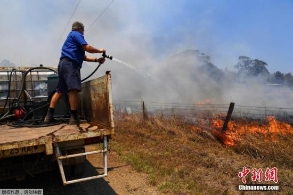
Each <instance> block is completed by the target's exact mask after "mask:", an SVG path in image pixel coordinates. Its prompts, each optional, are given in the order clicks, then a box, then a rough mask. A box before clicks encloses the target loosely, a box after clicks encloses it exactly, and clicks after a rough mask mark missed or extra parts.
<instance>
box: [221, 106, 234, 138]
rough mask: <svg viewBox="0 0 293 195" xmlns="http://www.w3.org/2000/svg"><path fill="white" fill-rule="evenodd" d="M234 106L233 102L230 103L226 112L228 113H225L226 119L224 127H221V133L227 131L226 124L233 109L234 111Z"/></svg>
mask: <svg viewBox="0 0 293 195" xmlns="http://www.w3.org/2000/svg"><path fill="white" fill-rule="evenodd" d="M234 105H235V103H234V102H231V103H230V106H229V110H228V113H227V116H226V119H225V122H224V125H223V128H222V132H223V133H225V132H226V131H227V129H228V123H229V121H230V119H231V116H232V112H233V109H234Z"/></svg>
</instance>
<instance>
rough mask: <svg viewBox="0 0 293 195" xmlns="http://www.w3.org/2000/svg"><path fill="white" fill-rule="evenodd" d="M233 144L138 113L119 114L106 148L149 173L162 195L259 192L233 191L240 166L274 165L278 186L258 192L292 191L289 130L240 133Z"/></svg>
mask: <svg viewBox="0 0 293 195" xmlns="http://www.w3.org/2000/svg"><path fill="white" fill-rule="evenodd" d="M236 130H237V128H235V127H234V131H236ZM267 136H274V140H273V141H272V140H269V139H268V137H267ZM276 138H277V139H276ZM235 143H236V145H235V146H234V147H228V146H225V145H223V144H222V143H221V142H219V141H218V140H217V139H215V138H214V137H213V136H212V134H211V133H210V132H209V131H207V130H205V131H201V130H200V128H197V127H194V126H191V125H189V124H186V123H184V122H182V121H180V120H177V119H176V118H170V119H166V118H163V117H155V118H151V119H149V120H147V121H144V122H143V121H141V117H140V116H139V115H131V116H129V115H125V116H121V115H120V116H119V118H116V134H115V135H114V136H113V139H112V142H111V147H112V150H113V151H115V152H117V153H118V154H119V156H120V157H121V159H122V160H124V161H126V162H127V163H129V164H131V165H132V166H133V167H134V168H135V169H136V170H138V171H142V172H145V173H148V174H149V182H150V184H152V185H154V186H156V187H157V188H158V189H159V190H160V191H161V192H162V193H164V194H181V195H184V194H217V195H218V194H233V195H234V194H262V193H260V192H259V193H255V192H253V193H248V192H245V193H240V192H239V191H237V186H238V185H239V184H242V182H241V178H239V177H238V173H239V171H241V170H242V168H243V167H244V166H246V167H248V168H258V169H259V168H261V169H263V170H264V171H265V170H266V168H267V167H269V168H272V167H277V168H278V170H279V172H278V180H279V183H278V184H279V185H280V187H281V189H282V190H281V191H280V192H278V193H276V192H275V193H273V192H265V193H263V194H293V186H292V185H293V184H292V181H293V172H292V168H293V136H292V134H286V135H282V134H274V135H266V136H264V135H263V134H260V133H246V134H245V133H243V134H241V139H237V140H236V141H235ZM247 179H248V182H250V183H252V182H251V180H249V178H247ZM255 183H257V182H255ZM264 183H265V182H262V184H264ZM267 184H272V185H273V184H275V183H274V182H272V181H268V182H267Z"/></svg>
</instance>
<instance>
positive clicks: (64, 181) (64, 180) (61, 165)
mask: <svg viewBox="0 0 293 195" xmlns="http://www.w3.org/2000/svg"><path fill="white" fill-rule="evenodd" d="M107 145H108V139H107V136H104V140H103V150H95V151H90V152H83V153H77V154H71V155H63V156H62V155H61V151H60V148H59V146H58V143H54V147H55V156H56V159H57V163H58V167H59V170H60V173H61V178H62V182H63V185H68V184H73V183H78V182H82V181H88V180H93V179H98V178H102V177H105V176H107V174H108V161H107V160H108V159H107V152H108V150H107ZM97 153H103V162H104V174H100V175H96V176H90V177H84V178H80V179H74V180H66V176H65V173H64V168H63V164H62V160H63V159H68V158H74V157H78V156H86V155H91V154H97Z"/></svg>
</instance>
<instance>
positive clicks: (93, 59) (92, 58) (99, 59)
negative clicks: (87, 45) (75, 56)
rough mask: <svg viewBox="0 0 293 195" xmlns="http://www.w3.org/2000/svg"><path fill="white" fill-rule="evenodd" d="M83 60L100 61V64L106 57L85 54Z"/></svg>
mask: <svg viewBox="0 0 293 195" xmlns="http://www.w3.org/2000/svg"><path fill="white" fill-rule="evenodd" d="M83 60H84V61H87V62H98V63H100V64H103V63H104V62H105V58H94V57H91V56H84V59H83Z"/></svg>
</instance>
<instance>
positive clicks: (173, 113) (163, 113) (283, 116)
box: [114, 101, 293, 123]
mask: <svg viewBox="0 0 293 195" xmlns="http://www.w3.org/2000/svg"><path fill="white" fill-rule="evenodd" d="M229 104H230V103H229ZM229 104H179V103H160V102H145V101H121V102H116V103H114V111H115V114H116V116H118V117H119V116H121V115H133V114H136V115H137V114H141V117H142V118H143V119H145V118H149V117H158V116H159V117H166V118H169V117H176V118H181V119H184V120H190V121H194V120H196V119H203V118H214V117H225V116H226V115H227V111H228V109H229ZM268 116H274V117H275V118H276V119H277V120H280V121H284V122H290V123H291V121H292V119H293V108H279V107H259V106H243V105H237V104H235V106H234V110H233V113H232V118H235V119H236V118H249V119H256V120H257V119H266V118H267V117H268Z"/></svg>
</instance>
